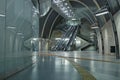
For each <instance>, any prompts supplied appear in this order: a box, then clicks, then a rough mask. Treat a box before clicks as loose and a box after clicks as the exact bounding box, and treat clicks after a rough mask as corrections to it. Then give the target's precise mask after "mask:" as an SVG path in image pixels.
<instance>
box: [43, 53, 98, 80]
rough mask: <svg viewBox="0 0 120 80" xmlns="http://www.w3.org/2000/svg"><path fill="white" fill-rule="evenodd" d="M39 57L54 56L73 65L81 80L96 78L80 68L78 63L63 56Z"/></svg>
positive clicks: (94, 79) (93, 79)
mask: <svg viewBox="0 0 120 80" xmlns="http://www.w3.org/2000/svg"><path fill="white" fill-rule="evenodd" d="M41 56H55V57H60V58H64V59H67V60H68V61H69V62H70V63H71V64H72V65H73V67H74V68H75V69H76V70H77V71H78V73H79V74H80V76H82V80H96V78H95V77H94V76H93V75H92V74H90V73H89V72H88V71H87V70H85V69H84V68H83V67H81V66H80V65H79V64H78V63H76V62H74V61H73V60H72V59H70V58H67V57H64V56H57V55H54V54H41Z"/></svg>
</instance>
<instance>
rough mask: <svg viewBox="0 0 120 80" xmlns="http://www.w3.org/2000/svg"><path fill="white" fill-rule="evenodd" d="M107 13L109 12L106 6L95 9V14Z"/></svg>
mask: <svg viewBox="0 0 120 80" xmlns="http://www.w3.org/2000/svg"><path fill="white" fill-rule="evenodd" d="M108 13H109V10H108V9H107V8H106V7H104V8H101V9H100V10H98V11H96V12H95V16H101V15H105V14H108Z"/></svg>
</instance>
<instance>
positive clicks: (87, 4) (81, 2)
mask: <svg viewBox="0 0 120 80" xmlns="http://www.w3.org/2000/svg"><path fill="white" fill-rule="evenodd" d="M33 1H34V3H35V1H39V2H40V1H41V0H33ZM106 1H107V0H70V3H71V5H72V7H73V9H74V10H75V13H76V14H77V17H79V18H81V19H82V18H85V19H86V20H88V21H89V22H90V24H91V25H92V24H93V23H95V22H98V23H100V24H101V25H100V26H103V24H104V23H105V22H106V20H108V19H109V18H108V16H106V15H105V16H101V17H97V18H96V17H95V16H94V12H95V11H97V10H98V9H100V8H101V7H103V6H104V5H105V4H106ZM109 1H110V3H113V4H111V7H112V9H113V10H112V13H113V14H114V13H115V12H116V11H117V10H118V9H119V8H120V7H119V4H118V2H119V1H118V0H109ZM117 1H118V2H117ZM46 16H47V17H45V20H43V22H42V23H41V24H43V26H42V27H43V28H42V29H41V30H42V31H41V32H42V34H41V36H42V37H43V36H45V35H51V32H52V30H53V29H55V27H56V26H57V24H59V22H61V20H62V19H64V18H62V17H61V16H59V14H57V13H56V12H55V11H54V10H52V12H51V10H50V11H49V13H47V15H46ZM51 16H52V17H51ZM56 23H57V24H56ZM40 27H41V26H40ZM45 37H50V36H45Z"/></svg>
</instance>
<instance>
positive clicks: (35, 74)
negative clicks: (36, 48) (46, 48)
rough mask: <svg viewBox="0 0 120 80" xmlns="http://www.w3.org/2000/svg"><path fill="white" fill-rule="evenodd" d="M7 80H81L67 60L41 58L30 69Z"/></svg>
mask: <svg viewBox="0 0 120 80" xmlns="http://www.w3.org/2000/svg"><path fill="white" fill-rule="evenodd" d="M8 80H81V76H80V74H79V73H78V72H77V71H76V69H75V68H74V67H73V66H72V65H71V64H70V63H69V62H68V61H67V60H65V59H61V58H57V57H53V56H51V57H49V56H47V57H43V56H42V57H39V61H38V62H37V63H36V64H34V65H33V66H32V67H30V68H28V69H26V70H25V71H22V72H20V73H18V74H16V75H14V76H12V77H11V78H9V79H8Z"/></svg>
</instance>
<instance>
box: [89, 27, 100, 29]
mask: <svg viewBox="0 0 120 80" xmlns="http://www.w3.org/2000/svg"><path fill="white" fill-rule="evenodd" d="M97 28H99V27H97V26H96V27H91V29H97Z"/></svg>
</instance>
